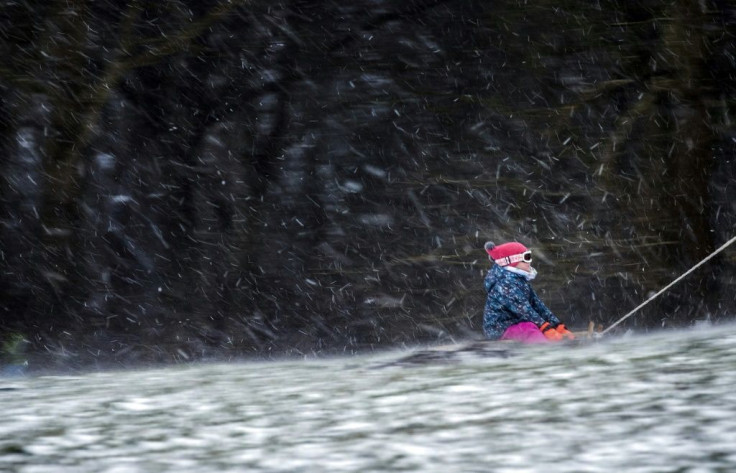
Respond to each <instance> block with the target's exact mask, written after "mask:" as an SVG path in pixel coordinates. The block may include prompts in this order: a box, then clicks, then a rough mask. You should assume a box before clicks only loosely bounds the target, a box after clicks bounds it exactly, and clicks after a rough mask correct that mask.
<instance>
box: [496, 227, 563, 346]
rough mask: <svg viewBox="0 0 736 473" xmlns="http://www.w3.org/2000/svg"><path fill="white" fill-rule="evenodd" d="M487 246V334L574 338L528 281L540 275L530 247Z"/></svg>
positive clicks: (509, 337) (516, 337) (528, 340)
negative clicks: (533, 266)
mask: <svg viewBox="0 0 736 473" xmlns="http://www.w3.org/2000/svg"><path fill="white" fill-rule="evenodd" d="M485 249H486V252H487V253H488V258H489V259H490V260H491V263H492V266H491V269H490V271H488V274H487V275H486V277H485V280H484V284H485V288H486V291H487V292H488V298H487V299H486V307H485V310H484V311H483V331H484V332H485V335H486V338H489V339H491V340H518V341H521V342H524V343H546V342H549V341H556V340H562V339H563V338H567V339H574V338H575V336H574V335H573V334H572V333H571V332H570V331H568V330H567V329H566V328H565V326H564V325H563V324H562V323H561V322H560V319H558V318H557V317H556V316H555V314H553V313H552V311H550V310H549V309H548V308H547V306H545V305H544V303H543V302H542V301H541V300H540V299H539V297H537V294H536V293H535V292H534V289H532V287H531V285H530V284H529V281H531V280H532V279H534V278H535V277H536V275H537V271H536V270H535V269H534V268H532V267H531V262H532V253H531V251H529V250H528V249H527V248H526V247H525V246H524V245H522V244H521V243H517V242H512V243H504V244H503V245H498V246H496V245H494V244H493V243H492V242H490V241H489V242H486V244H485Z"/></svg>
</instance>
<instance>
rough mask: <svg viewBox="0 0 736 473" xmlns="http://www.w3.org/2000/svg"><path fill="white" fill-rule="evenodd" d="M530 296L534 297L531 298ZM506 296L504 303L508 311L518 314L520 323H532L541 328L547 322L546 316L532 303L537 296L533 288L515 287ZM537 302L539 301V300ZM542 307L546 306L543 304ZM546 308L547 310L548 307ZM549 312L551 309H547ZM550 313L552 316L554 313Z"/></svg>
mask: <svg viewBox="0 0 736 473" xmlns="http://www.w3.org/2000/svg"><path fill="white" fill-rule="evenodd" d="M530 292H531V294H530ZM530 295H531V296H532V297H530ZM506 296H507V297H506V298H505V303H504V305H505V306H506V309H507V310H509V311H511V312H512V313H514V314H516V316H517V317H519V319H520V320H519V321H520V322H522V321H523V322H532V323H534V324H535V325H537V326H541V325H542V324H543V323H545V322H547V319H546V318H545V317H544V315H543V314H542V313H540V312H539V311H538V310H537V309H536V308H535V307H534V305H533V304H532V301H533V300H534V298H536V294H534V291H533V290H532V289H531V287H529V286H527V288H526V290H525V288H522V287H520V286H514V287H512V288H511V289H510V290H509V291H508V292H507V294H506ZM537 300H539V299H538V298H537ZM541 302H542V301H539V303H540V304H541ZM542 307H544V304H542ZM544 308H545V309H547V308H546V307H544ZM547 311H548V312H549V309H547ZM549 313H550V314H552V312H549ZM552 317H554V315H552ZM555 319H556V317H555Z"/></svg>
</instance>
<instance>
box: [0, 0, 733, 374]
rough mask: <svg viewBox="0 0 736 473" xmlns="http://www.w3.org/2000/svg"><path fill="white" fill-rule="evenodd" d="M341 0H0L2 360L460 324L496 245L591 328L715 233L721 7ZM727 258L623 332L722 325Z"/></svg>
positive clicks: (176, 356)
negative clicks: (515, 246) (512, 251)
mask: <svg viewBox="0 0 736 473" xmlns="http://www.w3.org/2000/svg"><path fill="white" fill-rule="evenodd" d="M343 3H345V2H330V1H322V2H320V1H307V0H293V1H288V0H287V1H281V2H270V1H269V2H266V1H244V0H241V1H237V0H233V1H229V2H225V1H202V0H198V1H196V2H195V1H168V2H160V3H155V2H142V1H136V0H129V1H114V0H111V1H107V2H95V1H84V0H69V1H52V2H29V1H7V0H6V1H2V2H0V5H2V14H0V38H2V41H0V52H1V53H2V57H3V58H4V59H3V63H2V65H0V98H2V101H1V105H0V107H1V108H0V139H1V141H0V168H1V175H2V180H1V181H0V182H2V187H0V222H1V223H2V227H0V228H2V234H1V235H0V239H1V240H2V241H1V244H2V249H1V252H0V269H1V271H2V272H1V276H0V277H1V279H0V311H1V317H2V319H0V337H2V339H4V340H6V347H9V346H11V345H12V346H13V347H14V348H6V349H5V350H6V352H8V353H9V352H11V351H13V350H18V349H19V348H17V346H18V345H24V346H25V349H26V350H27V351H28V352H29V353H30V354H35V356H36V357H37V358H38V360H39V361H38V362H37V363H40V364H42V365H45V366H48V365H59V366H73V365H89V364H93V363H104V364H107V363H126V364H127V363H134V362H150V361H177V360H191V359H203V358H223V357H225V358H227V357H231V356H243V355H248V354H252V355H257V356H271V355H274V354H304V353H314V352H317V353H319V352H322V353H342V352H347V353H352V352H355V351H358V350H365V349H373V348H377V347H385V346H394V345H400V344H404V343H418V342H427V341H436V340H447V339H452V338H458V337H459V338H466V337H478V336H479V335H480V331H479V330H480V329H479V322H480V317H481V312H482V307H483V301H484V293H483V289H482V284H481V282H482V275H483V273H484V272H485V270H486V269H487V267H488V262H487V260H486V257H485V254H484V251H483V242H484V241H485V240H487V239H492V240H494V241H496V242H502V241H508V240H519V241H522V242H524V243H525V244H527V245H528V246H531V247H533V249H534V251H535V258H536V260H535V261H536V263H535V265H536V266H537V268H538V269H539V271H540V277H539V279H538V281H537V282H535V285H536V287H537V288H538V291H539V292H540V293H541V295H542V297H543V299H544V300H545V301H546V302H547V303H548V305H549V306H550V307H551V308H552V309H553V311H555V312H556V313H557V314H558V315H559V316H560V317H561V318H562V319H563V320H565V321H566V322H567V323H568V325H571V326H573V327H578V328H583V327H585V326H587V324H588V322H589V321H594V322H596V323H598V324H602V325H607V324H610V323H611V322H613V321H614V320H616V319H618V318H619V316H621V315H622V313H624V312H626V311H628V310H629V309H631V308H633V307H635V306H636V305H637V304H638V303H640V302H641V301H642V300H644V299H645V298H646V297H647V295H648V294H650V293H651V291H656V290H658V289H659V288H661V287H662V286H664V285H665V284H667V283H668V282H670V281H671V280H673V279H674V278H675V277H677V276H679V275H680V274H682V273H683V272H684V271H685V270H687V269H688V268H690V267H691V266H692V265H694V264H695V263H697V262H698V261H700V260H701V259H702V258H703V257H705V256H707V255H708V254H710V253H711V252H712V251H714V249H715V248H717V247H718V246H720V245H721V244H723V243H724V242H725V241H726V240H728V239H729V238H731V237H732V236H733V233H734V223H735V221H736V208H735V206H734V202H736V198H735V197H736V195H735V194H736V190H735V188H734V185H733V179H734V177H735V174H736V167H735V165H734V151H735V149H736V130H735V129H734V127H733V125H732V120H734V111H735V107H736V81H735V80H734V74H735V72H734V71H736V68H735V66H736V46H735V43H734V41H735V38H734V32H735V31H736V30H735V29H734V22H735V21H736V7H734V6H733V4H732V3H731V2H726V1H714V0H710V1H708V0H706V1H696V0H669V1H664V0H659V1H655V0H647V1H643V2H627V1H613V0H608V1H607V0H600V1H593V2H591V1H564V0H563V1H559V0H557V1H554V2H552V1H545V0H541V1H536V2H526V1H500V2H485V1H471V0H462V1H441V0H410V1H406V0H403V1H398V0H372V1H368V0H366V1H359V2H347V3H348V5H344V4H343ZM735 254H736V253H735V252H734V251H733V250H731V251H730V252H728V251H727V252H724V253H723V254H722V255H721V256H719V257H718V258H716V259H714V260H713V261H712V262H711V263H709V264H708V265H707V266H706V267H704V268H702V269H701V270H699V271H698V272H696V273H695V274H693V275H692V276H691V277H689V278H688V279H687V280H686V281H685V282H683V283H682V284H680V285H678V286H677V287H675V288H673V289H672V290H671V291H670V292H668V293H667V294H666V295H665V296H663V297H662V298H660V299H658V300H657V302H656V303H653V304H651V305H650V306H648V307H647V308H646V309H645V310H643V311H642V313H641V314H638V315H637V316H636V317H635V318H632V319H630V321H628V322H627V323H626V325H625V326H624V327H627V328H630V327H634V328H639V329H649V328H655V327H662V326H682V325H688V324H692V323H694V322H697V321H702V320H720V319H726V318H731V316H732V315H733V314H734V309H735V307H734V306H736V301H735V299H734V294H736V288H734V279H733V278H734V274H735V269H736V266H735V263H736V256H734V255H735ZM13 340H15V341H16V342H17V341H18V340H23V343H16V342H12V341H13ZM8 353H6V354H8ZM42 355H43V356H42Z"/></svg>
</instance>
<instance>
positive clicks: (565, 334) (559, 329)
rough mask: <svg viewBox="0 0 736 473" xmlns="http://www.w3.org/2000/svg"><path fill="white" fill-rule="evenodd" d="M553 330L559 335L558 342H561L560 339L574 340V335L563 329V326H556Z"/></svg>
mask: <svg viewBox="0 0 736 473" xmlns="http://www.w3.org/2000/svg"><path fill="white" fill-rule="evenodd" d="M555 330H556V331H557V333H558V334H559V335H560V340H562V339H564V340H575V334H574V333H572V332H571V331H569V330H568V329H567V328H566V327H565V324H560V325H558V326H557V328H556V329H555Z"/></svg>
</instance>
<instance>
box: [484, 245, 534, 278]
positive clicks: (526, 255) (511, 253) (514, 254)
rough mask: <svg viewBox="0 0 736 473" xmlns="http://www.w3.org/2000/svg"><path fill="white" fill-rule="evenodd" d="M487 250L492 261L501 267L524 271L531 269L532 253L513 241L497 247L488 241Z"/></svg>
mask: <svg viewBox="0 0 736 473" xmlns="http://www.w3.org/2000/svg"><path fill="white" fill-rule="evenodd" d="M485 249H486V252H487V253H488V257H489V258H490V260H491V261H493V262H494V263H496V264H497V265H499V266H512V267H514V268H519V269H521V270H524V271H529V268H530V267H531V262H532V252H531V251H529V249H528V248H527V247H526V246H524V245H522V244H521V243H518V242H515V241H513V242H511V243H504V244H502V245H498V246H496V245H495V244H494V243H493V242H491V241H487V242H486V244H485Z"/></svg>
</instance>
